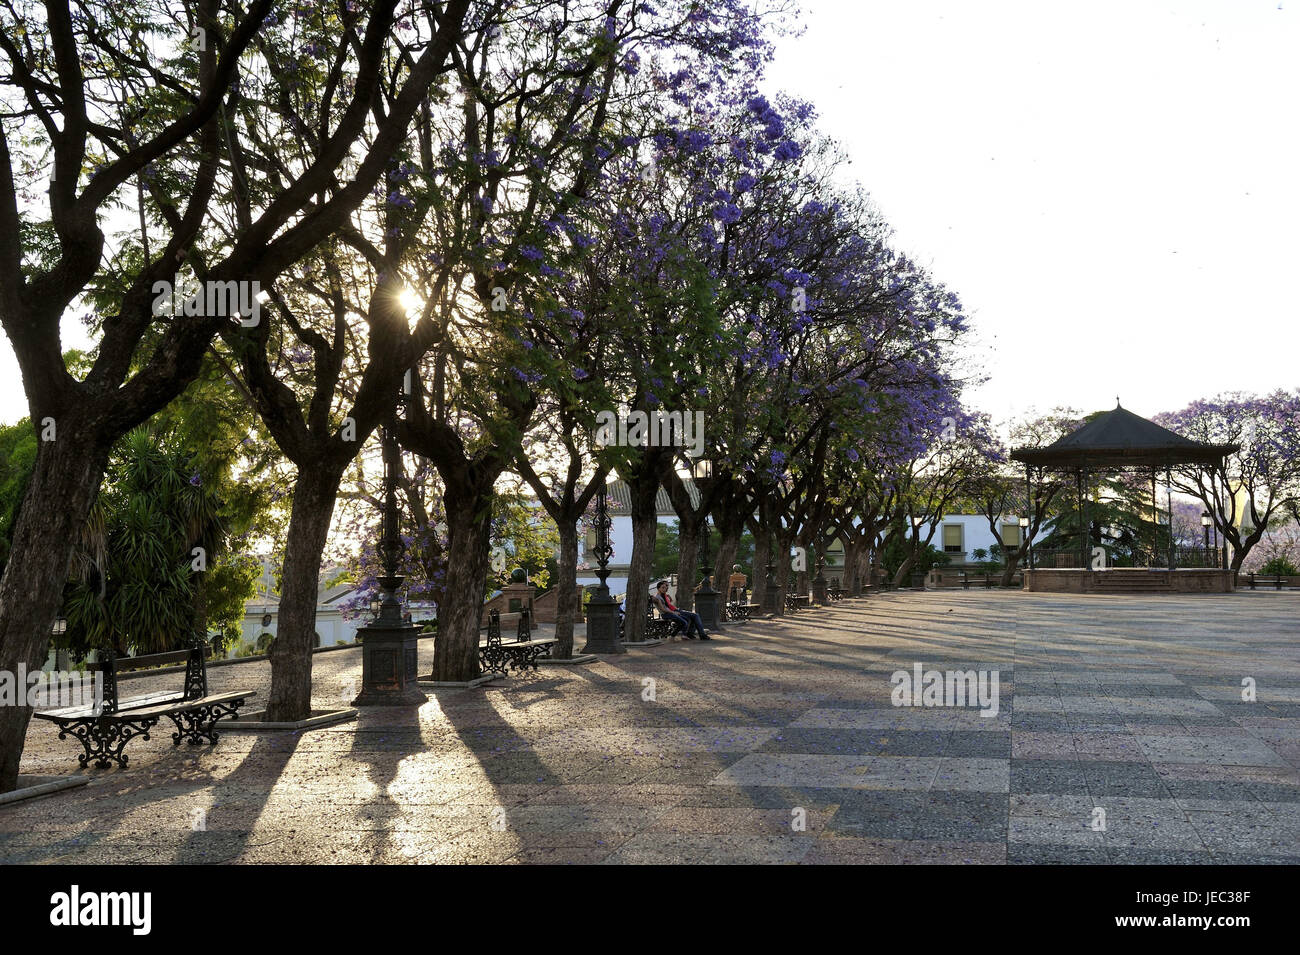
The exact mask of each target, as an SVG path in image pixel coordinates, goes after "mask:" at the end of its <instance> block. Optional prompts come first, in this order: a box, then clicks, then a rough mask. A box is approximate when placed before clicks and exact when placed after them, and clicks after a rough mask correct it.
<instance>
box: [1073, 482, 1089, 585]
mask: <svg viewBox="0 0 1300 955" xmlns="http://www.w3.org/2000/svg"><path fill="white" fill-rule="evenodd" d="M1087 475H1088V469H1087V468H1083V467H1081V468H1079V469H1078V470H1077V471H1075V481H1076V483H1077V484H1078V492H1079V566H1080V567H1081V568H1083V569H1084V570H1087V569H1088V567H1089V563H1088V538H1089V537H1090V536H1091V534H1090V533H1089V531H1090V530H1091V528H1090V527H1089V526H1088V499H1087V497H1085V496H1084V493H1083V485H1084V482H1085V481H1086V480H1087Z"/></svg>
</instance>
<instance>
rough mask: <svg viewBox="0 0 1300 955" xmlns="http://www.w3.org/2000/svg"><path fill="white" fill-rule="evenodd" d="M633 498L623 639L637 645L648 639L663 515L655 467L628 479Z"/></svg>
mask: <svg viewBox="0 0 1300 955" xmlns="http://www.w3.org/2000/svg"><path fill="white" fill-rule="evenodd" d="M627 483H628V490H629V492H630V496H631V498H632V501H631V503H632V507H631V512H632V557H631V560H629V561H628V568H627V594H626V596H625V597H624V599H623V610H624V613H625V614H626V619H625V622H624V625H623V626H624V629H623V640H624V641H625V642H628V643H637V642H640V641H642V640H644V639H645V612H646V607H647V606H648V602H649V594H650V570H651V567H652V565H653V564H654V558H655V532H656V531H657V530H658V527H659V515H658V514H657V513H656V512H655V497H656V495H657V494H658V493H659V479H658V478H657V477H656V476H655V474H654V470H653V468H649V467H647V468H645V469H644V473H641V474H634V475H633V476H632V477H630V478H629V479H628V482H627Z"/></svg>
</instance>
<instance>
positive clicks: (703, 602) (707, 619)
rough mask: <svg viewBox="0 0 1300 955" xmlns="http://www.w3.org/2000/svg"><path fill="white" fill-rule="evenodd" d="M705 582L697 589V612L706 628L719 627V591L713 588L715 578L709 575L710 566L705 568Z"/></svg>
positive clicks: (714, 628)
mask: <svg viewBox="0 0 1300 955" xmlns="http://www.w3.org/2000/svg"><path fill="white" fill-rule="evenodd" d="M704 570H705V572H706V573H705V577H704V583H702V584H700V589H699V590H697V591H695V612H696V613H698V614H699V615H700V620H701V622H702V623H703V624H704V629H705V630H717V629H718V596H719V595H718V592H717V591H716V590H714V589H713V578H712V577H711V576H709V575H708V573H707V572H708V570H709V568H708V567H706V568H704Z"/></svg>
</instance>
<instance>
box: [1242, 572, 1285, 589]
mask: <svg viewBox="0 0 1300 955" xmlns="http://www.w3.org/2000/svg"><path fill="white" fill-rule="evenodd" d="M1256 577H1258V578H1259V581H1260V583H1263V584H1272V585H1273V589H1274V590H1281V589H1282V585H1283V584H1284V583H1286V579H1287V578H1286V575H1285V574H1253V573H1252V574H1251V575H1250V589H1251V590H1254V589H1255V579H1256Z"/></svg>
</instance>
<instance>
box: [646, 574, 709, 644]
mask: <svg viewBox="0 0 1300 955" xmlns="http://www.w3.org/2000/svg"><path fill="white" fill-rule="evenodd" d="M655 590H656V593H655V594H654V595H652V596H651V598H650V599H651V600H653V601H654V603H655V606H656V607H658V608H659V616H661V617H667V618H668V619H669V620H676V621H677V622H678V623H680V624H681V625H682V626H684V627H685V628H686V639H687V640H694V639H695V635H696V633H698V634H699V637H700V639H701V640H708V639H709V635H708V633H706V632H705V630H704V621H703V620H701V619H700V615H699V614H698V613H693V612H692V611H690V610H678V609H677V608H676V607H674V606H673V602H672V601H671V600H669V599H668V581H666V580H661V581H659V583H658V584H656V585H655Z"/></svg>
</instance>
